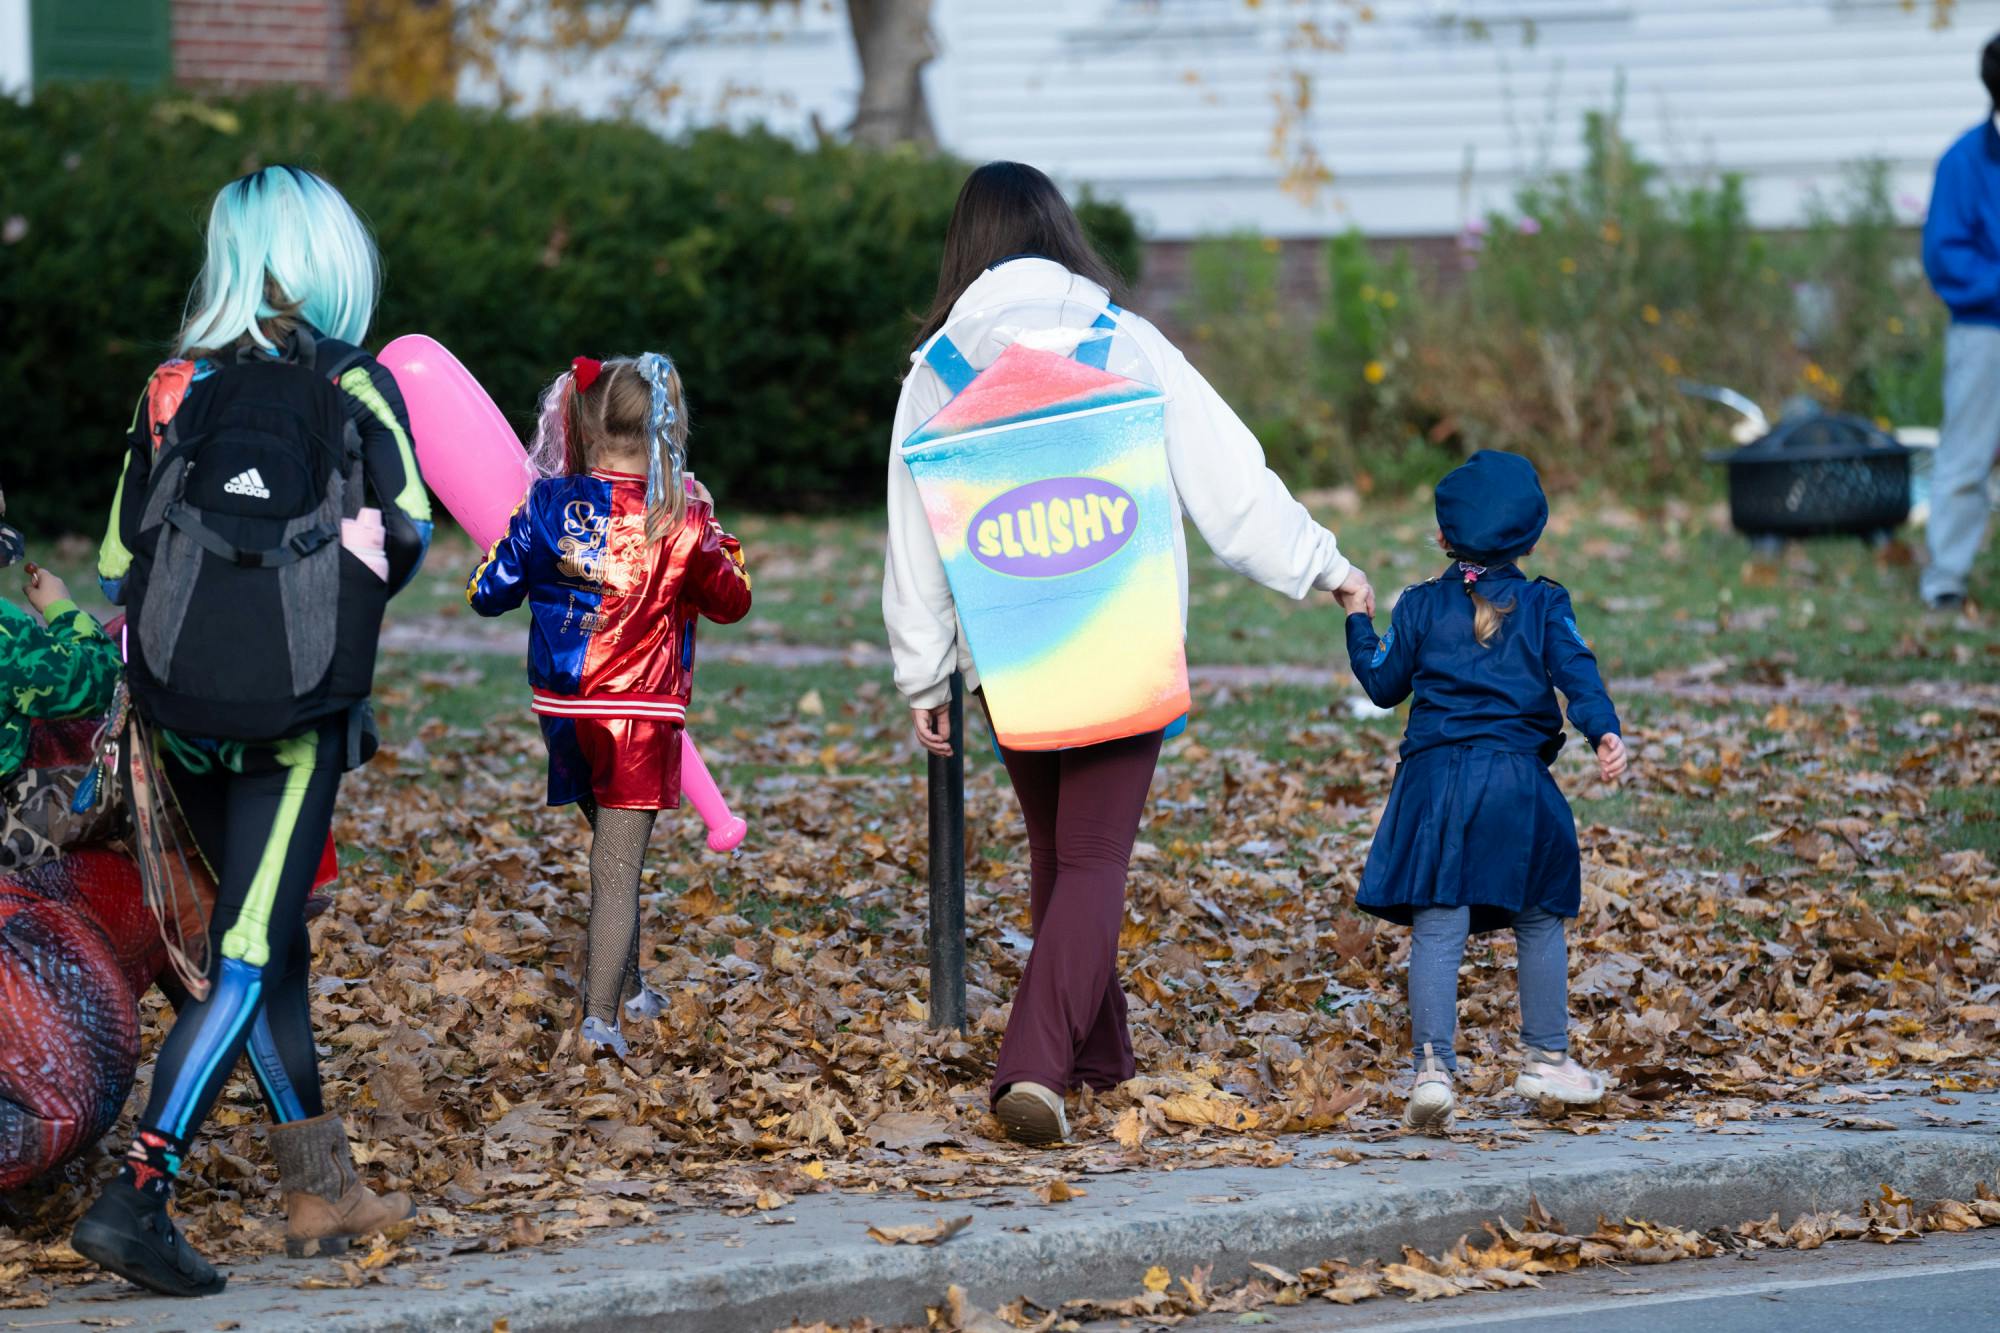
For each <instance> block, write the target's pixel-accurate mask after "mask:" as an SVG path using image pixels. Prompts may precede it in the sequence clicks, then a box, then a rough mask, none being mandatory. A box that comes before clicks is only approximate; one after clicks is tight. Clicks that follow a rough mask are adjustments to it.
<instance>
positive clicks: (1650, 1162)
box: [0, 1092, 2000, 1333]
mask: <svg viewBox="0 0 2000 1333" xmlns="http://www.w3.org/2000/svg"><path fill="white" fill-rule="evenodd" d="M1759 1115H1760V1118H1758V1119H1755V1120H1751V1121H1734V1122H1728V1123H1726V1124H1723V1125H1720V1126H1716V1127H1705V1128H1704V1127H1697V1126H1695V1125H1693V1124H1691V1123H1689V1122H1687V1121H1668V1122H1662V1123H1657V1124H1647V1123H1633V1122H1627V1123H1620V1124H1616V1125H1612V1126H1610V1127H1609V1128H1606V1129H1605V1131H1604V1132H1602V1133H1594V1134H1572V1133H1569V1132H1567V1131H1562V1130H1556V1131H1547V1130H1544V1131H1539V1132H1536V1133H1533V1134H1529V1135H1522V1136H1519V1137H1514V1136H1512V1135H1511V1133H1510V1131H1509V1127H1508V1126H1506V1125H1504V1124H1494V1125H1490V1126H1487V1128H1489V1129H1493V1130H1497V1131H1499V1133H1500V1137H1499V1139H1498V1141H1497V1143H1496V1144H1494V1146H1492V1147H1490V1148H1482V1147H1479V1146H1475V1145H1474V1144H1473V1143H1471V1142H1447V1141H1443V1140H1436V1139H1419V1138H1391V1139H1386V1140H1380V1139H1378V1140H1373V1141H1370V1140H1364V1139H1356V1138H1349V1137H1343V1136H1338V1135H1327V1136H1316V1137H1312V1138H1299V1139H1293V1140H1288V1141H1287V1144H1286V1146H1287V1147H1289V1148H1291V1149H1293V1150H1294V1151H1295V1153H1296V1156H1295V1158H1294V1160H1293V1162H1292V1163H1291V1164H1290V1165H1288V1166H1283V1167H1273V1168H1253V1167H1218V1168H1215V1169H1210V1170H1180V1171H1172V1172H1165V1171H1162V1172H1147V1171H1131V1172H1120V1173H1115V1174H1103V1175H1092V1176H1089V1177H1087V1178H1085V1179H1083V1180H1081V1181H1079V1182H1078V1183H1079V1185H1080V1187H1081V1188H1082V1189H1083V1190H1085V1191H1086V1193H1084V1194H1083V1196H1082V1197H1080V1198H1076V1199H1073V1200H1071V1201H1069V1202H1066V1203H1060V1204H1043V1203H1041V1202H1040V1201H1039V1200H1038V1199H1037V1198H1036V1197H1035V1196H1034V1195H1033V1194H1032V1193H1031V1192H1030V1191H1029V1189H1028V1188H1027V1186H1026V1185H1025V1184H1024V1185H1023V1186H1022V1188H1020V1189H1019V1190H1007V1191H1002V1192H1001V1193H1000V1194H999V1195H995V1196H989V1197H984V1198H977V1199H969V1200H964V1201H947V1202H925V1201H923V1200H920V1199H917V1198H915V1197H914V1196H912V1195H907V1194H896V1195H886V1194H884V1195H840V1194H826V1195H810V1196H805V1197H802V1198H800V1199H799V1200H798V1201H797V1202H796V1203H794V1204H792V1205H791V1206H789V1207H787V1208H784V1209H783V1210H781V1211H779V1212H778V1213H775V1214H759V1215H754V1216H746V1217H740V1218H739V1217H729V1216H725V1215H721V1214H715V1213H683V1214H678V1215H675V1216H673V1217H670V1218H667V1219H665V1221H664V1225H659V1226H654V1227H649V1228H640V1229H628V1230H625V1231H617V1232H606V1233H602V1234H601V1236H599V1237H598V1238H596V1239H593V1240H591V1241H590V1242H588V1243H586V1244H582V1245H576V1246H572V1247H569V1248H541V1249H531V1250H519V1251H512V1252H509V1253H504V1254H467V1255H457V1256H452V1255H448V1254H446V1253H444V1250H443V1247H442V1246H431V1247H426V1246H424V1245H422V1244H421V1243H419V1244H415V1245H413V1246H412V1247H411V1248H412V1249H413V1250H414V1251H415V1253H416V1256H417V1257H415V1258H412V1259H409V1260H404V1261H401V1262H398V1263H396V1264H393V1265H391V1266H389V1267H388V1268H386V1269H384V1270H383V1271H382V1272H381V1273H380V1274H379V1277H380V1281H379V1283H371V1284H370V1285H368V1286H364V1287H361V1288H358V1289H351V1290H348V1289H342V1290H309V1289H302V1288H301V1286H300V1284H301V1282H303V1281H304V1280H306V1279H307V1278H309V1277H313V1276H315V1275H317V1276H320V1277H322V1278H325V1277H335V1278H337V1277H338V1269H336V1268H335V1267H334V1266H333V1265H332V1264H331V1263H329V1262H327V1261H323V1260H322V1261H310V1262H289V1261H285V1260H282V1259H267V1260H264V1261H261V1262H259V1263H255V1264H249V1265H238V1266H236V1267H234V1268H231V1269H230V1270H229V1276H230V1283H229V1289H228V1291H227V1292H225V1293H224V1294H223V1295H221V1296H219V1297H215V1298H213V1299H210V1300H205V1301H199V1302H182V1301H165V1300H160V1299H157V1298H151V1297H142V1296H140V1295H138V1294H136V1293H134V1292H133V1291H132V1289H131V1288H129V1287H125V1286H124V1285H123V1284H119V1283H115V1282H112V1281H104V1282H97V1283H92V1284H90V1285H88V1286H83V1287H75V1288H68V1289H65V1290H63V1291H62V1292H60V1293H59V1294H58V1296H57V1298H56V1299H55V1301H54V1302H53V1303H52V1304H51V1305H50V1306H49V1307H48V1308H46V1309H40V1310H13V1311H4V1312H0V1330H6V1329H11V1328H24V1329H25V1328H35V1329H38V1330H40V1329H54V1328H68V1327H77V1328H83V1327H91V1326H93V1325H90V1324H85V1323H83V1321H85V1320H91V1321H95V1325H94V1326H96V1327H102V1326H104V1323H105V1322H106V1321H107V1320H116V1321H119V1322H118V1324H117V1325H116V1326H123V1327H131V1328H137V1329H163V1328H182V1329H210V1328H231V1327H235V1328H241V1329H245V1330H259V1331H260V1333H261V1331H262V1330H277V1329H311V1330H314V1331H315V1333H344V1331H345V1330H360V1329H406V1330H443V1329H473V1330H480V1331H481V1333H484V1331H485V1330H489V1329H491V1328H492V1327H493V1326H494V1321H495V1320H497V1319H500V1318H503V1317H504V1318H506V1319H507V1320H509V1325H508V1326H509V1328H510V1329H511V1330H512V1333H524V1331H525V1330H537V1329H574V1330H613V1329H616V1330H621V1331H622V1330H632V1329H641V1328H651V1329H669V1330H676V1331H679V1330H730V1331H732V1333H733V1331H735V1330H766V1329H772V1328H776V1327H779V1326H782V1325H785V1324H787V1323H790V1322H792V1321H794V1320H798V1319H807V1320H813V1319H824V1320H830V1321H836V1322H838V1321H843V1320H849V1319H854V1318H857V1317H860V1316H864V1315H866V1316H870V1317H873V1318H874V1319H876V1320H878V1321H882V1322H904V1323H913V1324H921V1323H922V1322H923V1319H924V1307H925V1306H926V1305H927V1304H936V1303H939V1302H940V1300H941V1298H942V1296H943V1293H944V1289H945V1287H946V1285H947V1284H949V1283H957V1284H958V1285H960V1286H962V1287H964V1288H965V1289H966V1290H967V1292H968V1293H969V1294H970V1295H971V1296H972V1297H973V1299H974V1300H976V1301H977V1302H978V1303H979V1304H981V1305H983V1306H985V1307H987V1308H989V1309H990V1308H992V1307H993V1306H995V1305H997V1304H1000V1303H1002V1302H1004V1301H1007V1300H1010V1299H1012V1298H1013V1297H1015V1296H1017V1295H1023V1294H1025V1295H1028V1296H1031V1297H1033V1298H1035V1299H1036V1300H1038V1301H1041V1302H1044V1303H1046V1304H1055V1303H1058V1302H1060V1301H1062V1300H1064V1299H1068V1298H1071V1297H1077V1296H1085V1295H1095V1296H1129V1295H1133V1294H1136V1293H1137V1292H1138V1291H1139V1290H1140V1289H1141V1277H1142V1275H1143V1274H1144V1272H1145V1271H1146V1269H1147V1268H1149V1267H1151V1266H1152V1265H1155V1264H1164V1265H1166V1266H1167V1267H1168V1268H1170V1269H1171V1270H1172V1271H1174V1272H1175V1273H1185V1272H1188V1271H1189V1270H1191V1269H1192V1268H1194V1267H1195V1266H1196V1265H1198V1264H1213V1265H1214V1266H1215V1272H1214V1278H1215V1280H1216V1281H1217V1282H1224V1281H1234V1280H1236V1279H1239V1278H1241V1277H1243V1276H1244V1275H1246V1274H1247V1273H1248V1271H1249V1269H1248V1265H1249V1263H1250V1262H1251V1261H1252V1260H1261V1261H1264V1262H1267V1263H1273V1264H1277V1265H1279V1266H1280V1267H1285V1268H1294V1269H1296V1268H1299V1267H1303V1266H1307V1265H1310V1264H1313V1263H1316V1262H1318V1261H1321V1260H1325V1259H1328V1258H1333V1257H1343V1258H1347V1259H1353V1260H1360V1259H1365V1258H1371V1257H1373V1258H1382V1259H1391V1258H1395V1257H1397V1256H1398V1254H1399V1252H1400V1249H1401V1247H1402V1246H1404V1245H1414V1246H1417V1247H1419V1248H1422V1249H1427V1250H1432V1251H1435V1250H1438V1249H1441V1248H1443V1247H1445V1246H1448V1245H1450V1244H1451V1243H1452V1242H1453V1241H1455V1240H1456V1239H1457V1238H1458V1237H1459V1236H1460V1235H1463V1234H1465V1233H1468V1232H1477V1231H1478V1229H1479V1226H1480V1224H1481V1223H1482V1222H1484V1221H1486V1220H1487V1219H1489V1218H1493V1217H1506V1218H1508V1219H1510V1220H1516V1221H1518V1219H1519V1218H1520V1217H1521V1216H1522V1214H1523V1213H1524V1212H1526V1210H1527V1208H1528V1204H1529V1200H1530V1198H1531V1197H1538V1198H1539V1199H1540V1200H1541V1202H1542V1204H1543V1206H1544V1207H1546V1208H1548V1209H1549V1211H1551V1212H1552V1213H1554V1214H1555V1215H1556V1216H1558V1217H1560V1218H1562V1219H1563V1220H1564V1221H1565V1222H1567V1223H1569V1224H1570V1225H1571V1226H1572V1227H1577V1228H1583V1227H1586V1226H1588V1225H1589V1224H1590V1223H1592V1222H1594V1220H1595V1218H1596V1217H1597V1216H1598V1215H1599V1214H1603V1215H1606V1216H1609V1217H1612V1218H1617V1217H1621V1216H1631V1217H1642V1218H1648V1219H1651V1220H1655V1221H1659V1222H1665V1223H1672V1224H1674V1225H1677V1226H1682V1227H1692V1228H1698V1229H1706V1228H1709V1227H1715V1226H1733V1225H1734V1224H1736V1223H1738V1222H1743V1221H1748V1220H1751V1219H1753V1218H1761V1217H1765V1216H1768V1215H1769V1214H1771V1213H1772V1212H1777V1213H1779V1214H1781V1215H1782V1216H1783V1217H1784V1219H1785V1220H1786V1221H1790V1220H1791V1219H1792V1217H1793V1216H1794V1215H1796V1214H1798V1213H1801V1212H1808V1211H1814V1210H1818V1209H1845V1210H1858V1209H1859V1207H1860V1206H1861V1204H1862V1203H1863V1202H1864V1201H1866V1200H1867V1199H1869V1198H1871V1197H1874V1195H1875V1193H1876V1190H1877V1187H1878V1186H1880V1185H1882V1184H1885V1183H1887V1184H1893V1185H1894V1186H1896V1187H1897V1188H1898V1189H1900V1190H1902V1191H1903V1192H1904V1193H1906V1194H1909V1195H1911V1196H1913V1197H1914V1198H1915V1199H1916V1200H1917V1201H1918V1203H1920V1204H1924V1203H1928V1202H1930V1201H1932V1200H1934V1199H1938V1198H1947V1197H1949V1198H1966V1197H1969V1196H1970V1195H1971V1194H1972V1192H1973V1190H1974V1189H1975V1187H1976V1186H1977V1185H1978V1184H1979V1183H1980V1182H1981V1181H1986V1182H1994V1181H1996V1180H2000V1094H1992V1093H1986V1094H1974V1093H1963V1094H1957V1095H1956V1097H1955V1099H1954V1100H1953V1101H1952V1102H1951V1103H1949V1104H1939V1103H1938V1102H1937V1101H1936V1100H1934V1099H1932V1098H1928V1097H1924V1096H1921V1095H1918V1094H1916V1093H1914V1092H1909V1093H1905V1094H1904V1095H1901V1096H1898V1097H1896V1098H1894V1099H1892V1100H1889V1101H1884V1102H1878V1103H1872V1104H1861V1103H1848V1104H1842V1105H1821V1106H1811V1107H1785V1108H1766V1109H1765V1110H1764V1111H1760V1113H1759ZM1843 1119H1846V1120H1848V1121H1849V1123H1850V1124H1851V1125H1853V1126H1854V1127H1850V1128H1842V1127H1838V1124H1837V1122H1839V1121H1841V1120H1843ZM1882 1122H1887V1123H1888V1124H1889V1125H1891V1126H1893V1128H1886V1129H1884V1128H1873V1127H1871V1126H1875V1125H1879V1124H1881V1123H1882ZM1580 1123H1581V1124H1584V1125H1587V1124H1588V1123H1589V1122H1580ZM1480 1137H1481V1138H1484V1139H1486V1140H1487V1141H1488V1142H1489V1143H1491V1142H1493V1141H1492V1138H1491V1136H1490V1135H1482V1136H1480ZM1356 1153H1359V1154H1361V1158H1362V1159H1361V1160H1359V1161H1354V1160H1352V1159H1353V1158H1354V1155H1355V1154H1356ZM1412 1157H1415V1158H1416V1159H1415V1160H1412ZM968 1215H969V1216H970V1217H971V1218H972V1221H971V1223H970V1225H968V1226H967V1227H966V1228H965V1229H964V1230H962V1231H960V1232H959V1233H958V1234H957V1235H955V1236H954V1237H953V1238H951V1239H950V1240H947V1241H945V1242H944V1243H942V1244H939V1245H934V1246H914V1245H894V1246H887V1245H882V1244H879V1243H877V1242H876V1241H874V1240H871V1239H870V1238H869V1237H868V1234H867V1232H868V1228H869V1227H870V1226H879V1227H889V1226H898V1225H906V1224H911V1223H935V1222H938V1221H940V1220H943V1219H947V1218H956V1217H965V1216H968ZM66 1321H74V1322H66ZM124 1321H130V1322H129V1323H126V1322H124ZM232 1321H233V1322H232Z"/></svg>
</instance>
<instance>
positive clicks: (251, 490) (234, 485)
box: [222, 467, 271, 500]
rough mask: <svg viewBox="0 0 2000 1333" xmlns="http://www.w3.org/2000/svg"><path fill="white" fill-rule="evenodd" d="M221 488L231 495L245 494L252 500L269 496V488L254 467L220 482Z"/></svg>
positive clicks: (265, 498)
mask: <svg viewBox="0 0 2000 1333" xmlns="http://www.w3.org/2000/svg"><path fill="white" fill-rule="evenodd" d="M222 489H223V490H225V491H227V492H228V493H229V494H231V495H247V496H249V497H251V498H252V499H254V500H268V499H270V498H271V488H270V487H269V486H266V485H265V484H264V478H263V477H262V476H261V475H260V474H259V473H258V471H257V469H256V468H254V467H253V468H250V469H249V470H248V471H244V472H239V473H237V474H236V475H235V476H233V477H231V478H230V479H229V480H228V481H226V482H224V483H223V484H222Z"/></svg>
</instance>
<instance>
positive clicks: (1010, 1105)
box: [993, 1083, 1069, 1148]
mask: <svg viewBox="0 0 2000 1333" xmlns="http://www.w3.org/2000/svg"><path fill="white" fill-rule="evenodd" d="M993 1114H994V1115H996V1116H998V1117H999V1119H1000V1123H1001V1124H1002V1125H1003V1126H1005V1127H1006V1130H1007V1137H1008V1138H1010V1139H1012V1140H1014V1142H1016V1143H1025V1144H1028V1145H1030V1146H1032V1147H1037V1148H1039V1147H1041V1146H1043V1145H1044V1144H1050V1143H1060V1142H1062V1141H1063V1140H1064V1139H1066V1138H1068V1137H1069V1117H1068V1116H1066V1115H1064V1114H1063V1099H1062V1094H1061V1093H1059V1092H1056V1091H1055V1090H1054V1089H1052V1088H1045V1087H1043V1086H1042V1085H1041V1084H1039V1083H1010V1084H1008V1085H1007V1091H1005V1092H1003V1093H1001V1094H1000V1100H999V1101H997V1102H995V1103H993Z"/></svg>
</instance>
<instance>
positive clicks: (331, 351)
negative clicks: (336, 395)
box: [313, 338, 368, 384]
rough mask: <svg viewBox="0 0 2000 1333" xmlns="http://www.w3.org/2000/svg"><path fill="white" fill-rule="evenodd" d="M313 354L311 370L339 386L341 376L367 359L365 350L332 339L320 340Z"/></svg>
mask: <svg viewBox="0 0 2000 1333" xmlns="http://www.w3.org/2000/svg"><path fill="white" fill-rule="evenodd" d="M314 352H315V355H314V360H313V369H314V370H316V371H318V372H319V373H320V374H322V375H324V376H326V378H327V380H328V381H329V382H331V383H333V384H339V383H340V377H341V376H342V375H345V374H346V373H347V372H348V371H350V370H352V369H354V368H355V367H356V366H358V365H360V364H361V363H362V362H363V361H366V360H367V359H368V351H367V349H366V348H363V347H356V346H354V345H353V344H351V343H344V342H339V341H337V340H335V339H333V338H321V339H320V340H319V343H318V345H317V346H316V347H315V349H314Z"/></svg>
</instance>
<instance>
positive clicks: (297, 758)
mask: <svg viewBox="0 0 2000 1333" xmlns="http://www.w3.org/2000/svg"><path fill="white" fill-rule="evenodd" d="M344 739H345V738H344V730H343V729H342V728H340V727H329V728H326V729H324V730H322V731H320V732H318V733H315V734H309V735H306V736H302V737H297V738H295V739H293V740H290V741H283V742H279V743H277V744H275V745H272V746H258V747H252V748H251V749H250V750H249V751H248V752H247V754H246V756H245V758H244V759H243V761H242V763H241V765H240V770H239V769H231V768H228V767H225V766H224V765H223V764H222V763H221V762H220V761H218V762H217V763H216V764H214V765H213V766H211V767H209V768H207V769H205V770H202V771H196V770H194V769H191V768H189V767H188V766H187V764H186V763H185V762H183V761H182V760H181V759H179V758H176V757H173V756H169V757H168V758H167V760H166V763H165V765H164V768H165V771H166V776H167V778H168V781H169V782H170V784H171V786H172V789H173V793H174V798H175V800H176V801H177V802H178V803H179V805H180V808H181V812H182V814H183V815H184V816H185V817H186V819H187V824H188V828H189V830H190V831H191V832H192V833H193V835H194V840H195V843H196V845H197V846H199V847H200V848H201V851H202V854H203V856H204V858H205V859H206V860H207V861H208V864H209V866H210V868H211V869H212V870H213V871H214V872H215V879H216V902H215V912H214V915H213V916H212V917H211V918H210V921H209V973H208V975H209V982H210V986H209V992H208V995H207V997H206V998H204V999H201V1000H195V999H193V998H191V997H190V996H188V995H187V994H186V993H185V992H181V993H179V994H176V993H175V991H176V990H179V988H178V987H176V988H174V989H172V990H169V992H168V997H169V998H170V999H172V1000H173V1001H174V1004H175V1009H176V1011H177V1012H176V1014H175V1018H174V1026H173V1029H172V1031H170V1032H169V1033H168V1034H167V1039H166V1041H165V1043H164V1044H163V1045H162V1046H161V1047H160V1056H159V1060H158V1062H157V1064H156V1065H155V1067H154V1071H153V1086H152V1091H151V1093H150V1095H149V1096H148V1098H147V1101H146V1110H145V1113H144V1114H143V1115H141V1116H140V1119H139V1123H140V1125H141V1126H142V1127H143V1128H146V1129H150V1130H153V1131H155V1132H158V1133H162V1134H166V1135H168V1136H169V1137H171V1138H173V1139H176V1140H179V1141H181V1142H183V1143H184V1142H186V1141H187V1140H188V1139H190V1138H191V1137H192V1136H193V1135H194V1132H195V1131H196V1130H197V1129H199V1128H200V1127H201V1124H202V1122H203V1121H204V1120H206V1119H207V1118H208V1114H209V1111H210V1110H211V1109H212V1108H213V1107H214V1105H215V1100H216V1098H217V1097H218V1096H220V1095H221V1092H222V1088H223V1085H224V1083H226V1082H227V1081H228V1078H229V1075H230V1072H231V1071H232V1070H233V1069H234V1068H235V1067H236V1062H237V1060H238V1058H239V1057H241V1056H242V1055H243V1053H244V1052H245V1051H246V1049H247V1050H248V1052H249V1054H250V1057H251V1060H250V1066H251V1070H252V1072H254V1073H255V1075H256V1078H257V1086H258V1088H259V1090H260V1091H261V1092H262V1093H263V1096H264V1100H265V1101H266V1103H268V1105H269V1106H270V1109H271V1114H272V1115H273V1117H274V1118H276V1119H278V1120H280V1121H292V1120H302V1119H308V1118H311V1117H313V1116H317V1115H320V1114H321V1113H322V1111H323V1107H322V1105H321V1100H320V1086H319V1062H318V1057H317V1056H316V1054H315V1052H314V1050H313V1034H312V1014H311V996H310V992H309V990H308V986H307V973H308V970H309V968H310V966H311V963H312V944H311V941H310V939H309V938H308V936H307V934H306V923H305V899H306V895H307V894H308V893H309V892H310V891H311V888H312V881H313V876H314V874H315V872H316V871H317V870H318V868H319V862H320V854H321V851H322V850H323V849H324V847H325V844H326V836H327V831H328V829H329V828H330V827H331V826H332V823H333V802H334V794H335V792H336V791H337V790H338V788H339V786H340V777H341V772H342V767H343V765H342V763H341V760H342V759H343V757H344V755H343V746H344Z"/></svg>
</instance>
